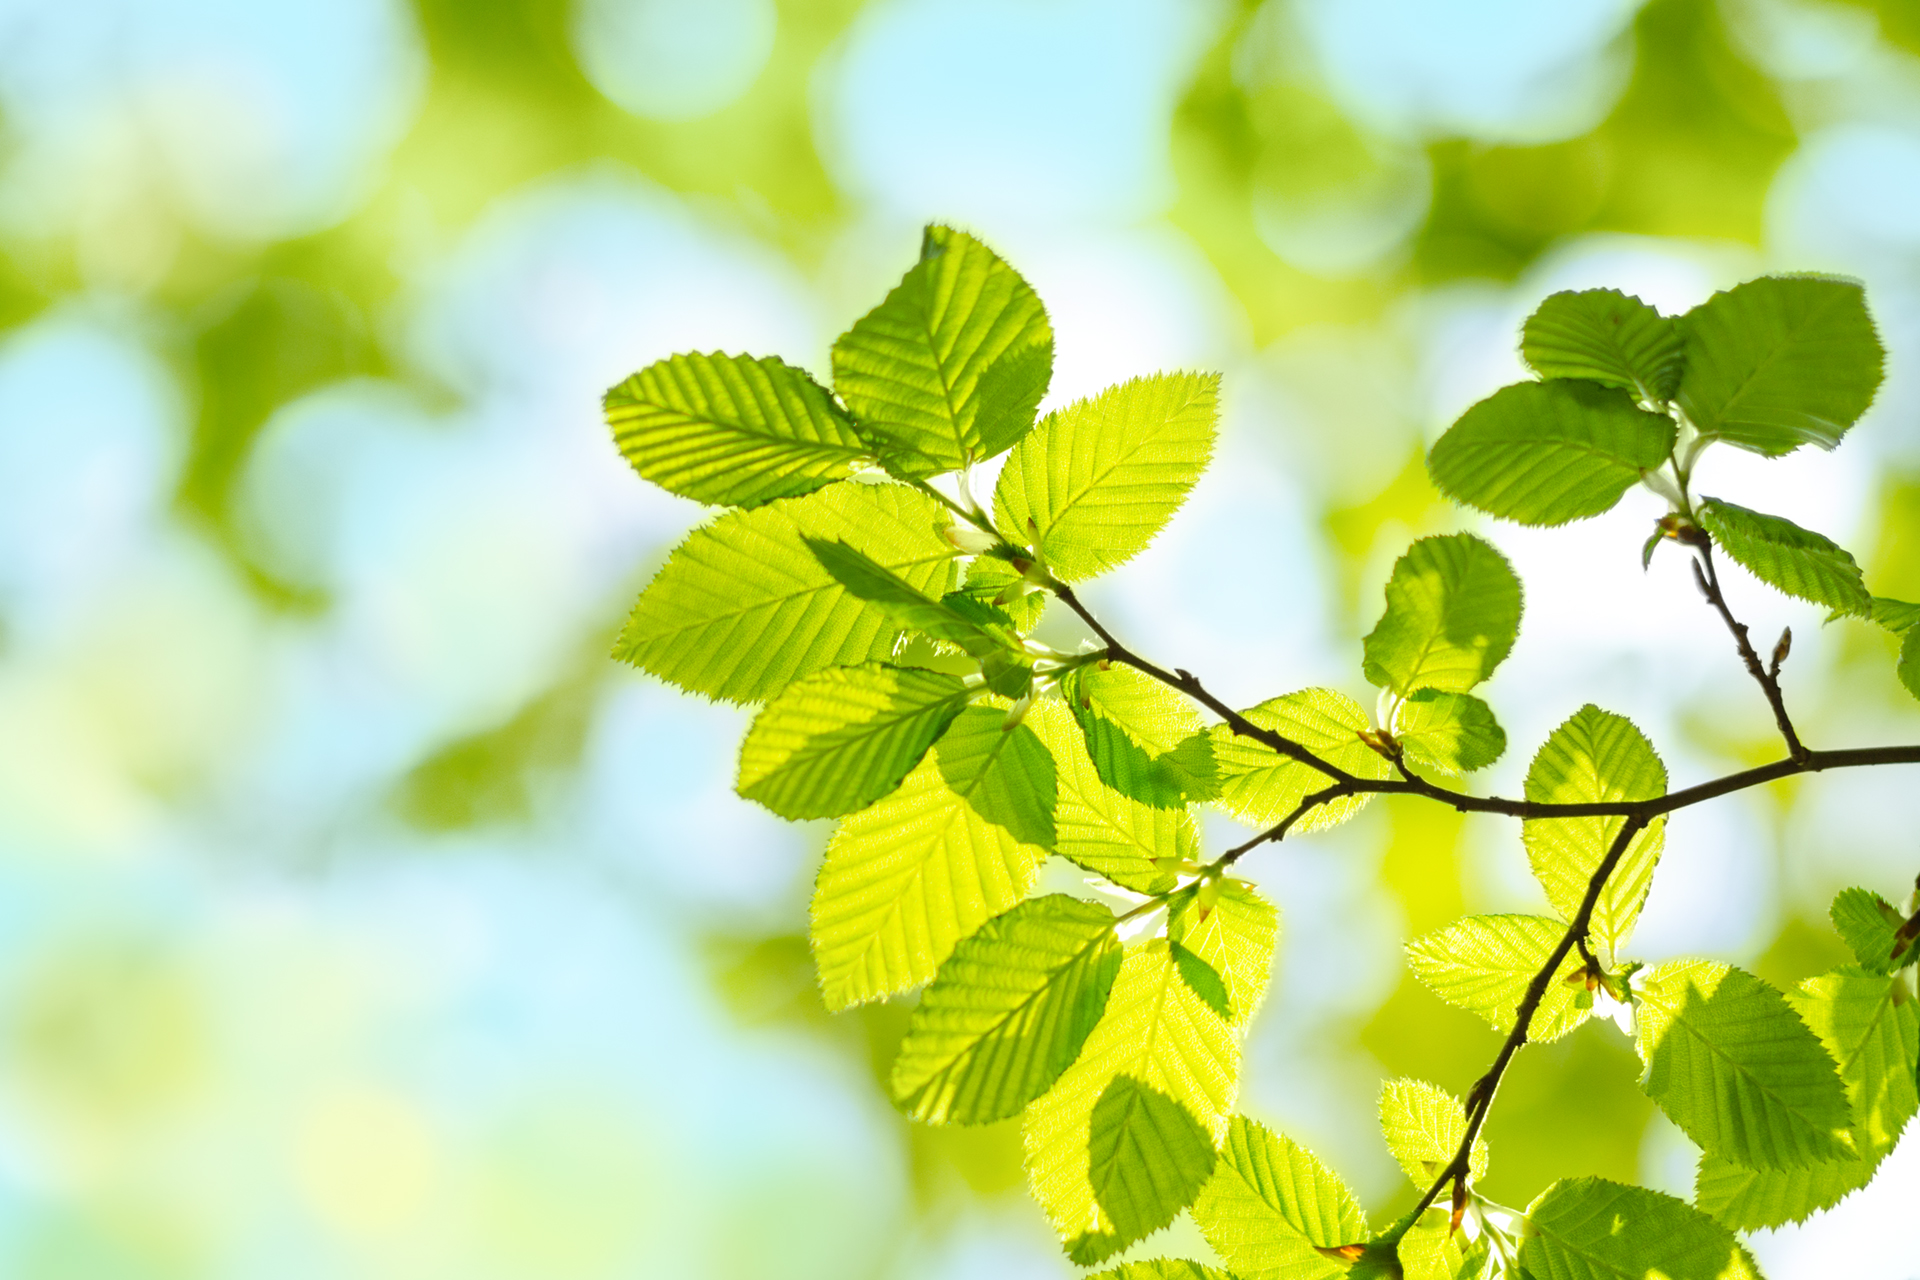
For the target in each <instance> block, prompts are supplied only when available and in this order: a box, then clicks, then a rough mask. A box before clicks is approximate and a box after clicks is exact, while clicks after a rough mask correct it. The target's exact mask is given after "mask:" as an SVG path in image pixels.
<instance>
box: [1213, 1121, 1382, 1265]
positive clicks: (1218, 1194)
mask: <svg viewBox="0 0 1920 1280" xmlns="http://www.w3.org/2000/svg"><path fill="white" fill-rule="evenodd" d="M1193 1220H1194V1223H1195V1225H1197V1226H1198V1227H1199V1228H1200V1234H1202V1235H1204V1236H1205V1237H1206V1238H1207V1243H1208V1244H1210V1245H1212V1246H1213V1249H1214V1252H1215V1253H1218V1254H1219V1255H1220V1257H1221V1259H1222V1260H1223V1261H1224V1262H1226V1264H1227V1265H1228V1266H1230V1267H1232V1268H1233V1269H1234V1272H1235V1274H1237V1275H1240V1276H1244V1277H1247V1278H1248V1280H1334V1278H1335V1277H1338V1276H1341V1275H1344V1274H1345V1273H1346V1271H1347V1268H1348V1266H1349V1265H1350V1264H1349V1263H1347V1262H1345V1261H1343V1260H1341V1259H1339V1258H1329V1257H1327V1256H1326V1255H1325V1254H1322V1253H1320V1252H1319V1250H1320V1249H1323V1248H1324V1249H1337V1248H1339V1247H1340V1246H1342V1245H1348V1244H1354V1243H1357V1242H1360V1241H1363V1240H1365V1239H1366V1238H1367V1218H1366V1214H1365V1212H1363V1211H1362V1210H1361V1208H1360V1202H1359V1201H1358V1200H1357V1199H1355V1198H1354V1194H1353V1192H1352V1191H1350V1190H1348V1189H1347V1185H1346V1183H1344V1182H1342V1181H1341V1180H1340V1177H1339V1175H1338V1174H1336V1173H1334V1172H1333V1171H1332V1170H1330V1169H1328V1168H1327V1167H1326V1166H1325V1165H1324V1164H1322V1163H1320V1161H1319V1160H1317V1159H1316V1158H1315V1157H1314V1156H1313V1154H1312V1153H1311V1152H1309V1151H1308V1150H1307V1149H1306V1148H1304V1147H1302V1146H1299V1145H1298V1144H1297V1143H1295V1142H1294V1141H1293V1140H1292V1139H1290V1138H1288V1137H1286V1136H1284V1135H1283V1134H1278V1133H1275V1132H1273V1131H1272V1130H1271V1129H1268V1128H1267V1127H1266V1126H1265V1125H1262V1124H1258V1123H1256V1122H1254V1121H1252V1120H1249V1119H1247V1118H1246V1117H1245V1116H1236V1117H1234V1120H1233V1125H1232V1127H1231V1128H1230V1129H1228V1131H1227V1141H1226V1145H1225V1146H1224V1147H1222V1148H1221V1151H1220V1164H1219V1168H1218V1169H1217V1170H1216V1171H1215V1172H1214V1175H1213V1178H1212V1179H1211V1180H1210V1181H1209V1182H1208V1183H1207V1185H1206V1186H1205V1187H1204V1188H1203V1189H1202V1190H1201V1192H1200V1196H1199V1198H1198V1199H1197V1200H1195V1201H1194V1202H1193Z"/></svg>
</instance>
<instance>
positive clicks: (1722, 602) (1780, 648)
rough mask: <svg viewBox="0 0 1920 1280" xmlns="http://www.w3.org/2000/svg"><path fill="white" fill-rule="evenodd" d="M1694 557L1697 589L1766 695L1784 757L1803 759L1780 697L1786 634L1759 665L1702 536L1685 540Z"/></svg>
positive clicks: (1804, 752)
mask: <svg viewBox="0 0 1920 1280" xmlns="http://www.w3.org/2000/svg"><path fill="white" fill-rule="evenodd" d="M1688 542H1689V543H1690V545H1691V546H1692V547H1693V549H1694V552H1695V554H1696V555H1697V556H1698V557H1699V558H1698V559H1696V560H1695V561H1694V562H1693V580H1694V582H1695V584H1696V585H1698V586H1699V588H1700V594H1701V595H1703V596H1705V597H1706V598H1707V603H1708V604H1710V605H1712V606H1713V608H1714V611H1715V612H1717V613H1718V614H1719V615H1720V620H1721V621H1722V622H1724V623H1726V624H1727V630H1728V631H1730V632H1732V633H1733V643H1734V646H1735V647H1736V648H1738V649H1739V650H1740V661H1742V662H1744V663H1746V664H1747V673H1748V674H1749V675H1751V676H1752V677H1753V678H1754V681H1755V682H1756V683H1758V684H1759V686H1760V692H1762V693H1763V694H1765V695H1766V697H1767V705H1768V706H1769V707H1771V708H1773V722H1774V724H1776V725H1778V726H1779V728H1780V736H1781V737H1782V738H1784V739H1786V742H1787V754H1788V755H1789V756H1791V757H1793V758H1794V759H1795V760H1801V759H1805V758H1806V756H1807V755H1808V754H1809V753H1808V751H1807V748H1806V747H1805V746H1804V745H1803V744H1802V743H1801V741H1800V735H1799V734H1798V733H1795V732H1794V728H1793V719H1792V717H1790V716H1788V715H1787V703H1786V699H1785V698H1783V697H1782V696H1781V694H1780V665H1781V664H1782V663H1783V662H1785V661H1786V659H1787V648H1788V646H1789V645H1790V644H1791V640H1790V638H1789V637H1790V635H1791V633H1788V634H1787V635H1782V636H1781V638H1780V643H1779V644H1778V645H1776V646H1775V647H1774V651H1773V665H1772V667H1771V668H1769V667H1767V666H1765V665H1763V664H1762V663H1761V661H1760V655H1759V654H1758V653H1757V652H1755V650H1754V647H1753V640H1752V639H1751V638H1750V637H1749V636H1748V635H1747V624H1746V623H1744V622H1741V621H1740V620H1739V619H1738V618H1735V617H1734V616H1733V610H1732V609H1730V608H1729V607H1728V606H1727V597H1726V596H1725V595H1724V594H1723V593H1722V592H1721V590H1720V574H1719V573H1718V572H1717V571H1716V570H1715V569H1714V567H1713V543H1712V542H1711V541H1710V540H1708V539H1707V537H1706V535H1705V534H1704V533H1702V534H1700V535H1699V538H1698V540H1697V541H1696V540H1694V539H1691V538H1690V539H1688Z"/></svg>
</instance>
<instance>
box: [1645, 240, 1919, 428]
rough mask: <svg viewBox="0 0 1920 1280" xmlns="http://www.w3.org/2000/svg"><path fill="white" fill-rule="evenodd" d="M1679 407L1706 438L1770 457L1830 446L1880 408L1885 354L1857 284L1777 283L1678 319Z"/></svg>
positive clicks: (1740, 291)
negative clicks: (1682, 347)
mask: <svg viewBox="0 0 1920 1280" xmlns="http://www.w3.org/2000/svg"><path fill="white" fill-rule="evenodd" d="M1680 328H1681V332H1682V333H1684V334H1685V335H1686V340H1687V369H1686V374H1685V376H1684V377H1682V378H1681V380H1680V407H1681V408H1682V409H1684V410H1685V411H1686V414H1687V417H1688V418H1689V419H1690V420H1691V421H1692V422H1693V425H1694V426H1695V427H1697V428H1698V429H1699V430H1700V433H1701V434H1702V435H1703V436H1706V437H1708V438H1710V439H1715V440H1724V441H1726V442H1727V443H1728V444H1734V445H1739V446H1740V447H1741V448H1743V449H1751V450H1753V451H1754V452H1755V453H1760V454H1765V455H1766V456H1768V457H1778V456H1779V455H1781V454H1783V453H1790V452H1792V451H1793V450H1794V449H1795V448H1798V447H1799V446H1800V445H1802V444H1816V445H1819V446H1820V447H1821V448H1823V449H1831V448H1833V447H1834V446H1835V445H1837V444H1839V443H1840V437H1841V436H1842V435H1844V434H1845V433H1846V430H1847V428H1849V427H1851V426H1852V425H1853V424H1854V423H1855V422H1856V421H1858V420H1859V418H1860V415H1861V414H1863V413H1865V412H1866V411H1867V406H1868V405H1870V404H1872V403H1873V395H1874V392H1875V391H1876V390H1878V389H1879V386H1880V376H1881V366H1882V364H1883V363H1884V359H1885V352H1884V350H1883V349H1882V348H1881V345H1880V338H1879V336H1878V335H1877V334H1876V333H1875V332H1874V329H1873V318H1872V317H1871V316H1869V315H1868V314H1867V301H1866V295H1865V294H1864V293H1863V291H1862V290H1861V288H1860V285H1859V284H1858V283H1857V282H1856V281H1852V280H1836V279H1832V278H1830V277H1825V276H1811V275H1807V276H1770V277H1767V278H1764V279H1760V280H1749V281H1747V282H1746V283H1745V284H1741V285H1736V286H1734V287H1733V288H1731V289H1728V290H1727V291H1725V292H1724V293H1716V294H1714V295H1713V297H1711V298H1709V299H1708V300H1707V301H1706V302H1704V303H1702V304H1701V305H1700V306H1698V307H1695V308H1694V309H1693V310H1692V311H1689V312H1688V313H1687V314H1686V315H1684V316H1682V317H1681V318H1680Z"/></svg>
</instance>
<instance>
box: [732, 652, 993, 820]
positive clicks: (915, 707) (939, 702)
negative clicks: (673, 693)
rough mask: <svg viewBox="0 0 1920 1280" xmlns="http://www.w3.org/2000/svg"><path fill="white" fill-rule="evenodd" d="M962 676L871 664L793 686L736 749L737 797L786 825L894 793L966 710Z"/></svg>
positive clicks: (847, 809)
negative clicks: (788, 821) (787, 821)
mask: <svg viewBox="0 0 1920 1280" xmlns="http://www.w3.org/2000/svg"><path fill="white" fill-rule="evenodd" d="M967 696H968V690H967V687H966V686H965V685H964V684H962V683H961V681H960V679H959V677H957V676H950V675H947V674H945V673H944V672H939V671H922V670H919V669H917V668H913V667H890V666H887V665H885V664H883V663H878V662H869V663H866V664H864V665H862V666H858V667H829V668H828V669H827V670H825V671H818V672H815V673H814V674H813V675H810V676H808V677H807V678H806V679H804V680H799V681H795V682H794V683H793V684H790V685H788V686H787V687H786V688H785V689H783V690H781V691H780V693H779V694H778V695H777V696H776V697H775V698H774V699H773V701H772V702H769V703H768V704H767V705H766V706H765V707H764V708H762V709H761V711H760V714H759V715H758V716H756V717H755V718H754V721H753V727H752V728H751V729H749V730H748V731H747V737H746V740H745V741H744V742H742V743H741V744H740V779H739V782H738V783H737V784H736V789H737V790H738V791H739V792H740V794H741V795H743V796H745V797H746V798H747V799H749V800H758V801H759V802H760V803H761V804H764V805H765V806H767V808H769V809H771V810H773V811H774V812H775V813H777V814H779V815H780V816H781V817H783V818H837V817H839V816H841V815H842V814H847V813H852V812H853V811H854V810H855V809H864V808H866V807H867V806H868V805H870V804H872V803H873V802H874V801H875V800H878V799H879V798H880V797H881V796H883V795H886V794H887V793H888V792H889V791H892V790H893V789H894V788H895V787H896V786H898V785H899V784H900V779H901V778H903V777H905V776H906V773H907V770H909V769H911V768H913V766H914V765H916V764H918V763H919V762H920V757H921V756H924V755H925V754H926V753H927V748H928V747H931V746H932V745H933V740H934V739H935V738H937V737H939V736H940V734H941V733H942V732H943V731H944V730H945V729H946V727H947V725H949V724H950V723H952V721H953V718H954V717H955V716H957V715H959V714H960V709H961V708H962V707H964V706H966V704H967Z"/></svg>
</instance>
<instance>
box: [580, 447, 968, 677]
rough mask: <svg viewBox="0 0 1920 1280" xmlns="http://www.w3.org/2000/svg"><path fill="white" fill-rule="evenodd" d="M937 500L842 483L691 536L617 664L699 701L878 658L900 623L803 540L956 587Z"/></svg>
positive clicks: (920, 580)
mask: <svg viewBox="0 0 1920 1280" xmlns="http://www.w3.org/2000/svg"><path fill="white" fill-rule="evenodd" d="M940 518H941V516H940V512H939V509H938V507H937V505H936V504H935V503H934V501H933V499H931V498H929V497H927V496H926V495H925V494H921V493H916V492H915V491H914V490H912V489H909V488H907V487H905V486H904V485H892V484H889V485H864V484H836V485H832V486H829V487H828V488H826V489H823V490H821V491H820V492H818V493H813V494H809V495H807V496H806V497H804V498H788V499H783V500H782V501H779V502H773V503H769V504H768V505H766V506H764V507H758V508H755V509H754V510H752V511H730V512H728V513H727V514H725V515H723V516H721V517H720V518H719V519H718V520H715V521H714V522H713V523H712V524H710V525H707V526H706V527H704V528H701V529H696V530H694V532H693V533H692V534H691V535H690V536H689V537H688V538H687V540H686V541H685V542H683V543H681V544H680V546H679V548H678V549H677V550H675V551H674V553H673V554H672V555H671V556H669V557H668V558H667V563H666V565H665V566H664V567H662V568H661V570H660V572H659V573H658V574H657V575H656V576H655V577H654V579H653V582H652V583H651V584H649V585H648V587H647V589H646V591H644V592H643V593H642V594H641V596H640V601H639V603H638V604H636V605H635V606H634V609H633V614H632V616H631V617H629V618H628V619H627V625H626V627H625V629H623V630H622V631H621V633H620V639H619V642H618V643H617V644H616V645H615V646H614V656H615V657H616V658H619V659H622V660H623V661H626V662H631V663H633V664H634V665H635V666H637V667H640V668H642V669H644V670H646V671H650V672H652V673H653V674H654V675H656V676H659V677H660V678H661V679H663V680H669V681H671V682H673V683H674V684H677V685H679V686H680V687H681V688H683V689H686V690H689V691H691V692H693V693H704V694H706V695H708V696H709V697H713V698H722V699H725V700H727V701H730V702H757V701H760V700H762V699H764V698H767V697H770V696H772V695H773V694H775V693H778V692H779V691H780V690H781V689H783V688H785V687H786V686H787V685H788V684H790V683H791V682H792V681H794V680H797V679H799V678H800V677H801V676H805V675H811V674H812V673H813V672H815V671H820V670H824V669H825V668H827V667H837V666H848V665H851V664H853V663H858V662H866V661H869V660H872V659H883V658H886V657H888V656H889V655H890V654H891V653H892V651H893V644H894V640H895V639H896V638H897V637H898V636H899V634H900V627H899V626H898V624H896V623H895V622H893V621H892V620H891V619H889V618H888V617H887V616H886V615H885V614H884V613H882V612H881V611H880V610H878V609H874V608H871V607H869V606H868V605H867V604H866V602H864V601H862V600H860V599H859V598H858V597H856V596H853V595H851V594H849V593H848V591H847V590H846V588H845V587H843V586H841V585H840V583H838V582H836V581H835V580H834V578H833V575H831V574H829V573H828V572H827V571H826V569H825V568H823V567H822V566H821V564H820V562H819V561H818V560H816V559H815V558H814V556H813V554H812V553H811V552H810V551H808V550H807V545H806V543H805V542H804V541H803V539H805V538H824V539H834V540H844V541H846V542H847V543H849V544H850V545H852V546H854V547H856V548H857V549H859V550H860V551H861V552H863V553H865V554H866V555H867V556H869V557H871V558H872V559H874V560H875V561H876V562H878V563H880V564H882V565H885V566H886V567H887V568H888V569H890V570H892V571H893V572H894V573H896V574H898V575H900V576H901V577H902V578H904V579H905V580H906V581H907V582H909V583H911V584H913V585H914V586H915V587H917V588H918V589H920V590H922V591H924V592H926V593H928V594H930V595H938V594H940V593H943V592H945V591H947V590H949V589H950V588H951V587H952V586H953V577H954V561H953V548H951V547H949V546H948V545H947V544H946V543H944V542H942V541H941V540H940V538H939V536H938V535H937V534H936V533H935V532H934V529H935V525H936V522H937V521H938V520H939V519H940Z"/></svg>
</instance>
